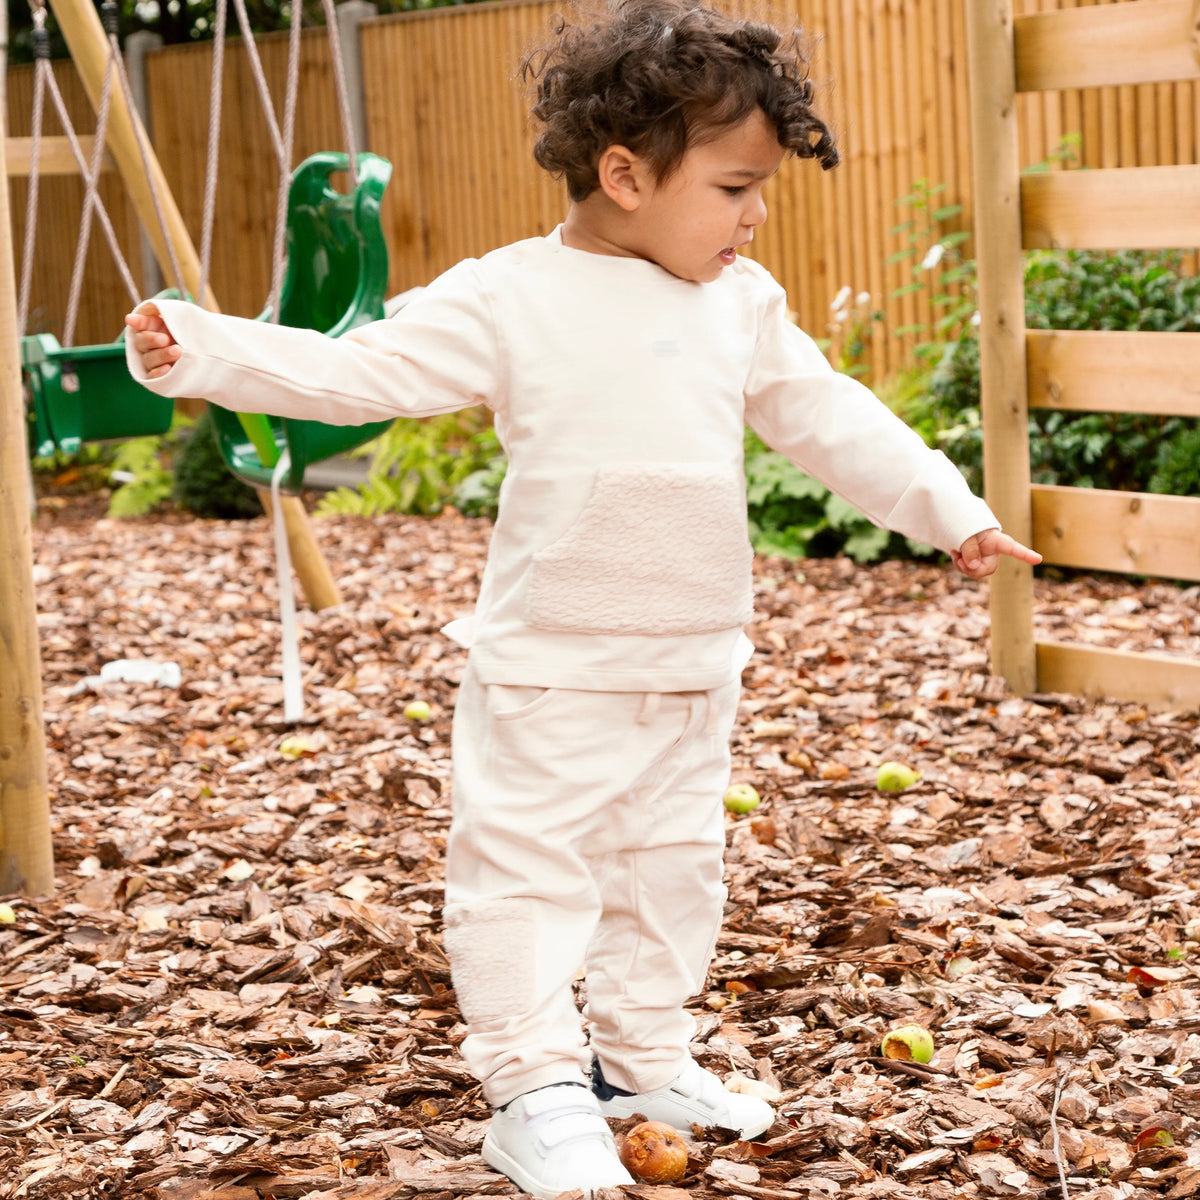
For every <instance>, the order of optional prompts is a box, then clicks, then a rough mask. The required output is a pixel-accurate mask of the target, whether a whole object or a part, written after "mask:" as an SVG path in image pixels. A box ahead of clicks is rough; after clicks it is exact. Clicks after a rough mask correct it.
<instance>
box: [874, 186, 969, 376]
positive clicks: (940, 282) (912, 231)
mask: <svg viewBox="0 0 1200 1200" xmlns="http://www.w3.org/2000/svg"><path fill="white" fill-rule="evenodd" d="M946 188H947V185H946V184H944V183H938V184H931V183H930V182H929V181H928V180H927V179H918V180H917V181H916V183H915V184H913V190H912V191H911V192H910V193H909V194H908V195H907V196H901V197H900V199H899V200H897V201H896V203H897V204H899V205H900V206H901V207H904V208H908V209H910V210H911V213H912V215H911V216H910V217H908V218H907V219H906V220H904V221H901V222H900V223H899V224H898V225H895V226H893V227H892V229H891V230H889V233H891V235H892V236H894V237H899V238H900V239H901V240H902V241H903V243H904V244H903V245H902V246H901V248H900V249H899V250H897V251H896V252H895V253H894V254H891V255H889V256H888V259H887V262H888V264H889V265H891V264H895V263H908V264H909V265H910V267H911V271H912V278H911V279H910V280H909V281H908V282H907V283H904V284H901V285H900V286H899V287H897V288H893V289H892V293H891V295H892V299H899V298H900V297H902V296H910V295H917V294H918V293H926V292H927V293H929V297H930V300H929V302H930V305H931V307H932V309H933V311H934V313H935V319H934V321H933V324H932V326H930V325H929V324H926V323H925V322H914V323H913V324H911V325H901V326H899V327H898V328H897V329H894V330H893V331H892V332H893V333H894V334H895V336H896V337H906V336H909V335H915V336H916V337H917V338H918V339H919V340H918V341H917V344H916V346H915V347H914V348H913V353H914V355H915V356H916V359H917V361H918V362H928V361H929V360H931V359H934V358H936V357H937V356H938V355H939V354H940V353H941V352H942V348H943V346H944V345H945V344H946V342H947V341H948V340H951V339H953V338H955V337H957V336H960V334H961V332H962V331H963V329H965V328H966V327H967V325H968V324H969V323H970V322H971V321H972V320H973V319H974V316H975V312H976V309H977V307H978V306H977V303H976V290H977V289H976V276H975V262H974V260H973V259H969V258H965V257H964V256H963V253H962V247H963V246H964V244H965V243H966V242H967V241H969V240H970V237H971V234H970V231H969V230H966V229H954V228H949V227H948V226H949V225H950V224H951V223H952V222H953V221H954V220H955V219H956V218H957V217H959V216H961V215H962V211H963V206H962V205H961V204H939V203H937V197H938V196H940V195H941V194H942V193H943V192H944V191H945V190H946Z"/></svg>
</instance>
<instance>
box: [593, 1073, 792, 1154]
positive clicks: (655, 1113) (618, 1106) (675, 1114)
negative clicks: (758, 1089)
mask: <svg viewBox="0 0 1200 1200" xmlns="http://www.w3.org/2000/svg"><path fill="white" fill-rule="evenodd" d="M592 1086H593V1088H594V1089H595V1091H596V1095H597V1098H598V1099H599V1102H600V1111H601V1112H602V1113H603V1114H604V1115H605V1116H606V1117H632V1116H633V1115H634V1114H635V1113H641V1114H642V1115H643V1116H644V1117H646V1118H647V1119H648V1120H651V1121H662V1122H664V1123H665V1124H667V1125H673V1126H674V1127H675V1128H676V1129H678V1130H679V1131H680V1132H681V1133H687V1134H690V1133H691V1132H692V1126H693V1125H700V1126H703V1127H704V1128H706V1129H707V1128H708V1126H710V1125H720V1126H721V1127H722V1128H723V1129H736V1130H737V1131H738V1133H740V1134H741V1135H742V1137H743V1138H754V1137H758V1135H759V1134H760V1133H765V1132H766V1130H768V1129H770V1128H771V1126H772V1125H773V1124H774V1123H775V1110H774V1109H773V1108H772V1107H771V1106H770V1105H769V1104H768V1103H767V1102H766V1101H765V1100H760V1099H759V1098H758V1097H757V1096H746V1095H743V1094H742V1093H740V1092H729V1091H726V1090H725V1085H724V1084H723V1083H722V1082H721V1081H720V1080H719V1079H718V1078H717V1077H716V1076H715V1075H714V1074H713V1073H712V1072H711V1071H706V1070H705V1069H704V1068H703V1067H702V1066H700V1064H699V1063H698V1062H696V1060H695V1059H694V1058H689V1059H688V1060H687V1062H686V1063H685V1064H684V1067H683V1070H682V1071H680V1072H679V1075H678V1076H677V1077H676V1078H675V1079H674V1080H673V1081H672V1082H671V1083H668V1084H667V1085H666V1086H665V1087H660V1088H658V1089H657V1090H655V1091H653V1092H637V1093H633V1094H630V1093H629V1092H623V1091H621V1090H620V1089H619V1088H614V1087H612V1086H611V1085H609V1084H607V1083H605V1081H604V1075H603V1073H602V1072H601V1070H600V1064H599V1063H595V1064H593V1067H592Z"/></svg>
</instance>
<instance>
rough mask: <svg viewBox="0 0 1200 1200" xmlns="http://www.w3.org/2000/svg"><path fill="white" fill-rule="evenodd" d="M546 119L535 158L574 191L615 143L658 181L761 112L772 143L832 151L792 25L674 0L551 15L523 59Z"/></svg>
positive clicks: (823, 154)
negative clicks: (577, 15)
mask: <svg viewBox="0 0 1200 1200" xmlns="http://www.w3.org/2000/svg"><path fill="white" fill-rule="evenodd" d="M521 77H522V78H523V79H524V80H525V82H526V83H527V84H536V97H535V99H534V103H533V106H532V109H531V112H532V115H533V117H534V118H535V119H536V120H537V121H539V122H540V123H541V124H542V126H543V129H542V132H541V134H540V135H539V136H538V139H537V141H536V143H535V145H534V149H533V154H534V158H535V159H537V162H538V164H539V165H540V166H542V167H544V168H545V169H546V170H547V171H549V172H550V173H551V175H553V176H554V177H555V178H556V179H559V178H561V179H565V180H566V182H567V190H568V192H569V194H570V197H571V199H572V200H583V199H584V198H585V197H587V196H588V195H590V194H591V193H592V192H593V191H594V190H595V189H596V188H597V187H598V186H599V179H598V176H597V173H596V168H597V164H598V162H599V160H600V156H601V154H603V152H604V150H605V149H607V147H609V146H613V145H621V146H625V147H626V148H627V149H629V150H632V151H633V152H634V153H635V154H639V155H641V156H643V157H644V158H646V159H647V160H648V161H649V163H650V165H651V167H652V168H653V170H654V173H655V176H656V177H657V178H658V179H660V180H661V179H665V178H667V176H669V175H670V174H671V172H672V171H674V170H675V169H676V168H677V167H678V166H679V164H680V162H681V161H682V159H683V156H684V153H685V152H686V151H687V150H688V148H689V147H691V146H694V145H697V144H699V143H702V142H704V141H706V140H708V139H710V138H712V137H714V136H717V135H719V133H720V132H721V131H722V130H723V129H726V128H728V127H729V126H731V125H737V124H739V123H740V122H742V121H744V120H745V119H746V118H747V117H749V116H750V115H751V114H752V113H753V112H754V110H755V109H756V108H760V109H762V111H763V112H764V113H765V114H766V116H767V119H768V120H769V121H770V122H771V123H772V124H773V125H774V127H775V132H776V134H777V135H778V137H779V144H780V145H781V146H782V147H783V148H784V149H785V150H787V151H790V152H791V153H792V154H795V155H797V156H798V157H800V158H815V159H817V160H818V162H820V164H821V166H822V167H824V168H825V169H826V170H828V169H829V168H830V167H833V166H836V165H837V162H838V152H837V149H836V148H835V146H834V144H833V135H832V134H831V133H830V131H829V128H828V126H826V125H825V123H824V122H823V121H821V120H820V119H819V118H818V117H817V115H816V114H815V113H814V111H813V108H812V98H813V85H812V82H811V80H810V79H809V77H808V59H807V56H806V51H805V47H804V39H803V35H802V34H801V32H800V31H799V30H793V31H791V32H790V33H788V34H783V33H781V32H780V31H779V30H778V29H776V28H774V27H773V26H771V25H766V24H760V23H758V22H755V21H746V20H737V19H735V18H733V17H729V16H726V15H725V14H724V13H720V12H717V11H716V10H715V9H711V8H701V7H695V6H691V5H689V4H687V3H681V2H679V0H623V2H622V3H619V4H617V5H616V6H615V7H614V8H612V9H610V10H609V11H608V12H605V13H600V14H598V15H597V16H596V17H595V18H594V19H593V20H591V21H589V22H588V23H586V24H572V23H570V22H569V21H567V20H566V19H565V18H563V17H558V18H556V21H555V26H554V38H553V40H552V41H551V42H550V43H549V44H548V45H546V46H542V47H539V48H538V49H536V50H532V51H530V52H529V53H528V54H526V55H525V56H524V58H523V59H522V61H521Z"/></svg>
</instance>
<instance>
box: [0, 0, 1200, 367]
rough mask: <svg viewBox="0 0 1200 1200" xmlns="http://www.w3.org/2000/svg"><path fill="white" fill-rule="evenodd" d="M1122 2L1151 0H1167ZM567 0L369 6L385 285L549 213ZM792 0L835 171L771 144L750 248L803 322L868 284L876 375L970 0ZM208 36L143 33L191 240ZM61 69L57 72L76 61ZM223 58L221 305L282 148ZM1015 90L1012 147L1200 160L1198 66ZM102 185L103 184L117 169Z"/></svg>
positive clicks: (237, 286)
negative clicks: (534, 108) (199, 39)
mask: <svg viewBox="0 0 1200 1200" xmlns="http://www.w3.org/2000/svg"><path fill="white" fill-rule="evenodd" d="M970 2H974V0H970ZM1108 2H1112V0H1101V3H1108ZM1120 2H1123V3H1136V4H1140V5H1143V6H1145V7H1147V8H1152V7H1154V6H1155V5H1157V4H1161V3H1163V2H1164V0H1120ZM1088 6H1090V5H1089V4H1087V3H1086V2H1083V0H1081V2H1078V3H1077V2H1076V0H1018V3H1017V6H1016V7H1017V12H1018V14H1024V13H1032V12H1036V11H1052V10H1057V9H1064V8H1075V7H1088ZM561 7H562V6H561V5H559V4H556V3H551V2H548V0H500V2H498V3H489V4H481V5H472V6H470V7H466V8H451V9H437V10H432V11H429V12H423V13H414V14H405V15H399V16H389V17H381V18H377V19H375V20H371V21H368V22H367V23H366V24H365V25H364V26H363V27H362V55H363V74H364V92H365V101H366V116H367V127H368V148H369V149H371V150H373V151H374V152H376V153H378V154H382V155H384V156H385V157H387V158H389V159H390V160H391V161H392V162H393V164H394V167H395V175H394V178H393V182H392V185H391V187H390V188H389V194H388V197H387V200H386V203H385V206H384V221H385V225H386V233H387V236H388V240H389V244H390V246H391V250H392V262H391V286H392V289H393V290H394V291H400V290H402V289H404V288H406V287H411V286H413V285H415V284H421V283H425V282H428V280H429V279H430V278H432V277H433V276H434V275H435V274H437V273H438V272H439V271H442V270H444V269H446V268H447V267H449V266H450V265H451V264H452V263H453V262H455V261H457V260H458V259H459V258H461V257H463V256H465V255H478V254H482V253H485V252H486V251H487V250H489V249H491V248H493V247H495V246H498V245H501V244H503V243H505V242H508V241H512V240H514V239H516V238H520V237H528V236H532V235H536V234H541V233H545V232H547V231H548V230H550V229H551V228H553V226H554V225H555V224H556V223H557V222H558V220H559V219H560V218H561V215H562V213H563V211H564V208H565V198H564V196H563V193H562V191H561V189H560V188H559V186H558V185H556V184H555V183H554V182H553V181H551V180H549V179H547V178H545V177H543V175H542V173H541V172H540V171H539V170H538V168H537V167H536V166H534V164H533V162H532V159H531V157H530V154H529V145H530V141H531V135H530V132H529V130H528V128H527V125H526V120H525V115H524V114H525V109H526V102H525V99H524V97H523V95H522V90H521V88H520V86H519V85H518V83H517V81H516V79H515V75H516V64H517V61H518V58H519V56H520V53H521V51H522V49H524V48H525V47H527V46H529V45H530V44H533V43H536V42H537V41H538V40H539V39H540V38H541V37H542V36H544V34H545V32H546V31H547V29H548V26H549V23H550V20H551V17H552V16H553V14H554V13H556V12H557V11H560V9H561ZM798 12H799V17H800V19H801V21H802V22H803V24H804V25H805V27H806V29H807V30H808V31H809V32H810V34H812V35H813V36H814V37H815V39H816V43H815V54H814V59H813V76H814V79H815V81H816V83H817V84H818V87H819V94H820V98H821V105H822V110H823V112H824V113H825V114H827V116H828V119H829V120H830V121H831V123H832V124H833V125H834V127H835V129H836V131H837V133H838V139H839V144H840V147H841V150H842V155H843V163H842V165H841V166H840V167H839V168H837V169H836V170H835V171H832V172H829V173H823V172H822V171H821V170H820V169H819V168H818V167H816V166H815V165H814V164H813V163H811V162H791V163H787V164H785V165H784V169H783V170H782V171H781V173H780V176H779V178H778V179H777V180H776V181H775V182H773V183H772V184H771V188H770V192H769V194H768V202H769V204H770V207H771V216H770V219H769V220H768V222H767V224H766V226H765V227H764V228H763V229H762V230H761V231H760V234H759V236H758V238H757V240H756V242H755V247H754V254H755V257H757V258H759V259H760V260H761V261H762V262H764V263H765V264H766V265H767V266H768V267H769V268H770V269H771V270H772V271H773V272H774V273H775V274H776V276H777V277H778V278H779V279H780V281H781V282H782V283H783V284H784V286H785V287H786V288H787V290H788V294H789V297H790V300H791V303H792V306H793V307H794V309H795V310H796V312H797V313H798V315H799V319H800V321H801V323H802V324H803V326H804V327H805V328H806V329H808V330H809V331H810V332H812V333H813V334H815V335H817V336H822V335H824V334H825V333H826V327H827V325H828V323H829V321H830V301H831V300H832V299H833V297H834V295H835V294H836V293H837V292H838V291H839V290H840V289H841V288H842V287H843V286H847V287H849V288H850V289H851V290H852V292H853V293H855V294H858V293H861V292H868V293H869V294H870V296H871V301H872V305H873V306H875V307H877V308H879V309H880V310H882V311H884V312H885V313H886V320H885V321H883V322H881V323H877V324H874V325H873V326H872V327H871V328H870V330H869V341H870V352H869V357H870V359H871V361H872V363H873V366H874V368H875V376H876V378H879V377H881V376H883V375H885V374H888V373H891V372H893V371H896V370H898V369H901V368H902V367H903V366H904V365H905V363H906V361H908V358H909V355H910V352H911V347H912V344H913V340H914V339H913V336H912V335H909V336H907V337H898V336H897V335H896V333H895V331H896V330H897V329H901V328H904V327H912V326H917V325H921V324H928V323H929V322H930V320H931V316H932V314H931V312H930V307H929V303H928V295H927V293H916V294H909V295H907V296H904V297H901V298H897V299H893V298H892V293H893V292H894V291H895V290H896V289H897V288H899V287H900V286H901V285H904V284H907V283H910V282H912V280H913V271H912V266H911V264H906V263H892V264H888V262H887V259H888V257H889V255H891V254H892V253H893V252H894V251H896V250H898V249H900V248H901V247H902V245H903V242H902V240H901V239H900V238H899V237H898V236H896V235H893V234H891V233H890V232H889V231H890V230H891V229H892V228H893V227H894V226H895V225H896V224H897V223H898V222H900V221H901V220H902V219H904V218H905V217H906V216H907V215H909V214H908V212H907V210H905V209H903V208H901V207H899V206H898V205H897V200H898V199H899V198H900V197H902V196H904V195H906V194H908V193H909V192H910V191H911V190H912V185H913V184H914V182H915V181H917V180H919V179H925V180H928V181H929V182H931V183H935V184H940V183H944V184H946V185H947V187H946V190H945V191H944V192H943V193H941V195H940V196H939V197H938V199H939V202H943V203H955V202H957V203H960V204H962V205H964V206H965V208H966V210H967V213H966V215H964V216H963V217H962V218H960V219H959V220H958V221H957V222H956V224H957V225H958V226H962V227H967V226H969V224H970V219H971V218H970V210H971V205H972V194H971V190H972V183H971V161H970V160H971V145H970V131H969V122H968V120H967V115H966V114H967V112H968V89H967V78H966V71H967V67H966V64H967V53H966V31H965V12H964V0H802V2H801V3H799V5H798ZM261 49H262V56H263V60H264V66H265V68H266V72H267V75H268V77H269V79H270V81H271V84H272V87H273V89H274V93H275V95H276V96H277V97H282V92H283V73H284V61H285V58H286V38H285V37H283V36H279V35H273V36H270V37H266V38H263V39H261ZM211 57H212V55H211V46H210V45H205V44H201V45H196V46H180V47H170V48H167V49H164V50H161V51H159V52H156V53H153V54H151V56H150V59H149V66H148V77H149V94H150V107H151V117H152V126H153V136H154V141H155V145H156V147H157V150H158V153H159V156H160V158H161V160H162V163H163V167H164V170H165V172H166V175H167V177H168V179H169V181H170V183H171V187H172V189H173V191H174V192H175V195H176V199H177V201H178V203H179V206H180V208H181V210H182V211H183V213H184V215H185V217H186V219H187V221H188V224H189V228H191V230H192V231H193V236H194V238H195V240H196V242H197V244H198V243H199V240H200V219H201V207H202V197H203V172H204V154H205V121H206V114H207V111H208V93H209V71H210V66H211ZM61 73H62V75H63V77H64V80H66V78H67V76H69V73H70V71H69V67H65V66H64V67H63V68H62V69H61ZM30 76H31V72H30V71H29V70H28V69H27V68H12V69H11V70H10V73H9V87H8V93H9V121H10V126H9V132H10V133H12V134H14V135H20V134H23V133H26V132H27V131H28V120H29V115H28V114H29V93H30ZM226 76H227V78H226V85H225V95H224V105H225V126H224V136H223V138H222V145H221V172H220V190H219V196H218V206H217V226H216V250H215V253H214V261H213V273H212V281H213V287H214V290H215V293H216V295H217V297H218V298H219V300H220V302H221V304H222V306H223V307H224V308H225V309H226V310H227V311H230V312H236V313H241V314H243V315H253V314H255V313H257V312H258V311H259V309H260V308H261V306H262V303H263V299H264V297H265V296H266V293H267V282H268V274H269V262H270V246H271V228H270V225H271V220H272V214H273V211H274V207H273V195H274V186H275V169H274V160H273V156H272V155H271V154H270V152H269V143H268V141H267V133H266V127H265V123H264V122H263V121H262V119H261V117H260V115H259V113H258V100H257V94H256V92H255V90H254V88H253V85H252V83H251V81H250V76H249V72H248V70H247V69H246V67H245V63H244V55H243V54H242V53H241V52H240V51H238V50H236V49H235V48H234V45H231V48H230V55H229V59H228V61H227V64H226ZM77 99H79V97H77ZM280 103H281V101H280ZM1019 105H1020V116H1021V122H1020V125H1021V131H1022V132H1021V141H1020V159H1021V162H1022V163H1023V164H1027V165H1028V164H1033V163H1037V162H1039V161H1042V160H1044V159H1045V158H1046V157H1047V156H1048V155H1049V154H1051V153H1052V152H1053V151H1054V149H1055V147H1056V146H1057V145H1058V144H1059V143H1060V142H1061V139H1062V138H1063V136H1064V135H1066V134H1069V133H1073V132H1077V133H1079V134H1081V135H1082V146H1081V152H1080V157H1081V159H1082V161H1083V163H1085V164H1086V165H1088V166H1092V167H1106V166H1150V165H1158V164H1169V163H1195V162H1197V161H1200V157H1198V150H1200V145H1198V142H1200V132H1198V131H1200V92H1198V91H1197V85H1196V84H1195V83H1194V82H1182V83H1150V84H1144V85H1140V86H1119V87H1083V86H1079V87H1070V88H1065V89H1063V90H1060V91H1057V92H1052V93H1041V94H1032V95H1024V96H1021V97H1020V99H1019ZM76 107H77V108H79V107H80V106H79V105H78V104H77V105H76ZM82 108H83V109H86V102H85V101H84V102H83V105H82ZM79 115H82V113H80V114H79ZM81 128H83V129H90V128H91V121H90V120H86V121H81ZM340 145H341V134H340V131H339V124H338V120H337V110H336V104H335V102H334V89H333V82H332V77H331V71H330V65H329V50H328V45H327V43H326V40H325V38H324V34H323V32H322V31H319V30H313V31H310V32H308V33H306V34H305V38H304V62H303V65H302V75H301V105H300V115H299V123H298V128H297V145H296V154H297V158H298V157H299V156H301V155H303V154H307V153H309V152H311V151H313V150H317V149H331V148H338V147H340ZM51 182H52V181H47V183H46V184H44V185H43V186H44V189H45V195H44V203H43V206H42V212H41V225H42V229H41V234H40V239H39V247H40V248H39V253H38V261H37V271H36V275H35V292H34V304H35V307H36V310H37V313H38V315H39V317H40V321H41V324H42V326H43V327H45V328H50V329H57V328H58V327H60V326H61V320H62V314H63V310H64V309H65V300H66V291H67V281H68V280H69V278H70V269H71V258H72V254H73V251H74V243H75V223H76V219H77V218H76V216H75V214H76V213H77V212H78V207H79V197H80V195H81V190H80V189H79V187H78V183H77V182H76V181H74V180H58V181H53V187H50V186H48V185H49V184H50V183H51ZM106 187H108V190H109V193H110V194H111V193H112V192H114V191H116V190H118V189H116V188H115V186H114V185H106ZM72 189H73V190H72ZM772 193H773V194H772ZM23 205H24V183H23V181H21V180H16V181H14V193H13V208H14V214H15V215H14V225H15V227H16V228H15V234H16V236H17V238H18V241H17V245H18V247H19V246H20V240H19V239H20V235H21V231H22V228H23V219H22V216H21V213H22V212H23ZM116 210H117V211H116V216H117V223H118V225H119V227H120V228H121V229H122V230H123V232H124V235H125V238H126V242H127V244H128V246H129V248H130V252H131V254H132V256H133V259H134V262H135V264H136V263H137V261H138V258H139V251H138V245H137V238H136V235H135V233H134V231H133V229H132V227H131V219H130V217H129V215H128V213H127V212H126V211H125V210H124V209H123V207H122V205H121V203H120V200H119V197H118V198H117V199H116ZM93 245H94V247H95V248H94V250H93V260H94V261H93V265H92V267H91V269H90V271H89V276H88V289H87V293H86V300H85V306H84V313H83V314H82V317H81V323H80V331H79V337H80V340H83V341H97V340H105V339H108V338H111V337H113V336H115V335H116V334H117V332H118V331H119V328H120V317H121V313H122V311H123V309H124V305H125V302H124V298H123V289H122V288H121V287H120V284H119V282H118V281H117V277H116V275H115V273H114V272H112V271H111V270H110V269H109V268H108V266H107V251H106V250H104V248H103V246H102V245H101V244H100V243H99V242H98V241H97V239H96V238H95V237H94V238H93ZM1188 249H1190V247H1188ZM135 269H136V268H135Z"/></svg>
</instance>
